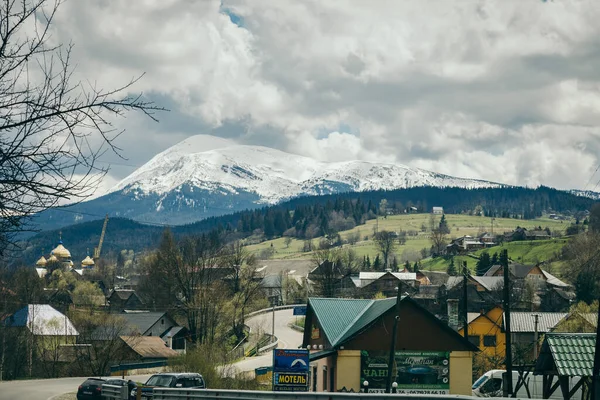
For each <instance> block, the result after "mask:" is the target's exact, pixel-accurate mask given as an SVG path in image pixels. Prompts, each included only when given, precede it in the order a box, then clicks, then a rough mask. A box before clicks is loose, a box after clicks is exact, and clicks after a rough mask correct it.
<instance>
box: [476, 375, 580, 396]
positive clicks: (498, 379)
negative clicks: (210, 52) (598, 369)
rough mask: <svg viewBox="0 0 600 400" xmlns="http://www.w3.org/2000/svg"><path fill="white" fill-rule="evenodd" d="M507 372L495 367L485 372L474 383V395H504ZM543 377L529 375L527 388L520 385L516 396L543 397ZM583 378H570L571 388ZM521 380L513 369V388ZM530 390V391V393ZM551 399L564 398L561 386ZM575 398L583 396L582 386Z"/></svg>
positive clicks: (526, 381) (526, 380)
mask: <svg viewBox="0 0 600 400" xmlns="http://www.w3.org/2000/svg"><path fill="white" fill-rule="evenodd" d="M505 373H506V371H505V370H503V369H493V370H490V371H488V372H486V373H485V374H483V375H482V376H481V377H480V378H479V379H477V380H476V381H475V383H474V384H473V387H472V389H473V392H472V393H473V396H475V397H502V392H503V385H504V380H503V377H502V376H503V375H504V374H505ZM542 378H543V377H542V376H541V375H529V376H528V377H527V378H526V379H525V383H526V385H527V388H525V386H524V385H519V389H518V390H517V392H516V393H515V395H516V396H515V397H518V398H525V399H526V398H532V399H543V398H544V396H543V394H544V389H543V387H544V386H543V379H542ZM580 379H581V377H578V376H576V377H571V378H570V382H569V385H570V388H571V390H573V389H574V387H575V386H576V384H577V382H579V380H580ZM518 380H519V373H518V372H517V371H513V373H512V384H513V389H516V386H517V382H518ZM528 390H529V393H528ZM550 398H551V399H557V400H558V399H562V398H563V396H562V392H561V391H560V388H559V389H558V390H556V391H555V392H554V393H552V395H551V396H550ZM572 398H573V399H577V398H581V387H579V388H578V389H577V390H576V391H575V394H574V395H573V397H572Z"/></svg>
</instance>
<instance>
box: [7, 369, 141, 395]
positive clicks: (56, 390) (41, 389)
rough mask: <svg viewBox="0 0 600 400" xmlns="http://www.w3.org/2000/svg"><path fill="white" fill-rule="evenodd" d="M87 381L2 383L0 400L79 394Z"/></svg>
mask: <svg viewBox="0 0 600 400" xmlns="http://www.w3.org/2000/svg"><path fill="white" fill-rule="evenodd" d="M149 377H150V375H132V376H128V377H126V378H127V379H132V380H134V381H136V382H146V380H148V378H149ZM113 378H117V377H114V376H113ZM85 379H86V377H79V378H58V379H32V380H26V381H6V382H0V400H9V399H23V400H47V399H51V398H52V397H56V396H59V395H61V394H64V393H69V392H77V387H78V386H79V385H80V384H81V383H82V382H83V381H85Z"/></svg>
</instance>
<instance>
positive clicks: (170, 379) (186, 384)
mask: <svg viewBox="0 0 600 400" xmlns="http://www.w3.org/2000/svg"><path fill="white" fill-rule="evenodd" d="M155 387H164V388H188V389H206V383H205V382H204V378H203V377H202V375H200V374H197V373H193V372H164V373H160V374H155V375H152V376H151V377H150V379H148V381H147V382H146V383H145V384H144V386H143V387H142V399H151V398H152V388H155ZM138 389H139V388H135V389H133V390H131V393H130V396H131V398H134V399H135V396H136V394H137V390H138Z"/></svg>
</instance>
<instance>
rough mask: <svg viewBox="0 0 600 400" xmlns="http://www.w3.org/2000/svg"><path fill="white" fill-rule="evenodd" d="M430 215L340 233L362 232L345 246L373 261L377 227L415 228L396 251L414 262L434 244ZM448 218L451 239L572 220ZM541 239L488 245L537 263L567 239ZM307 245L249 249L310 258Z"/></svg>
mask: <svg viewBox="0 0 600 400" xmlns="http://www.w3.org/2000/svg"><path fill="white" fill-rule="evenodd" d="M430 218H431V214H404V215H390V216H387V217H380V218H379V219H377V220H369V221H367V223H366V224H364V225H360V226H357V227H355V228H353V229H350V230H347V231H342V232H340V236H341V237H342V238H343V239H346V238H348V237H349V236H352V235H356V233H357V232H358V233H359V234H360V241H358V242H357V243H356V244H353V245H350V244H345V245H344V246H343V247H344V248H351V249H353V250H354V251H355V252H356V254H357V255H358V256H359V257H361V258H362V257H363V256H369V258H370V259H371V261H373V260H374V258H375V256H376V255H377V253H378V250H377V249H376V245H375V243H374V242H373V240H372V239H373V234H374V233H375V232H376V230H377V229H378V230H380V231H381V230H388V231H395V232H399V231H406V232H412V233H413V234H414V236H407V240H406V244H404V245H402V246H397V249H396V253H395V254H396V257H397V259H398V262H399V263H401V264H403V263H404V262H405V261H407V260H408V261H410V262H411V263H414V261H416V260H420V259H422V256H421V249H424V248H425V249H429V248H430V247H431V242H430V241H429V233H428V230H429V228H428V227H429V225H430ZM440 218H441V216H440V215H436V216H435V221H436V223H439V221H440ZM446 221H447V223H448V227H449V228H450V234H448V241H450V240H451V239H454V238H457V237H461V236H464V235H472V236H475V235H477V234H478V233H483V232H493V233H494V234H498V233H503V232H508V231H512V230H514V229H515V228H516V227H518V226H520V227H524V228H527V229H533V228H536V227H538V226H541V227H542V228H546V227H548V228H549V229H550V230H551V231H552V232H555V233H556V234H559V235H562V234H564V231H565V229H566V228H567V227H568V226H569V224H570V222H569V221H556V220H552V219H549V218H538V219H534V220H518V219H511V218H494V219H492V218H490V217H479V216H469V215H462V214H457V215H454V214H446ZM320 240H321V238H314V239H313V243H314V244H315V245H318V243H319V241H320ZM538 242H539V243H538ZM538 242H535V243H531V242H512V243H506V244H505V245H504V247H503V246H496V247H492V248H490V249H488V250H487V251H489V252H490V254H493V253H494V252H495V251H499V250H501V249H504V248H506V249H508V251H509V256H510V258H511V259H513V260H515V261H518V262H523V263H534V262H541V261H547V260H549V259H552V258H554V256H555V255H556V254H557V252H559V251H560V249H561V248H562V246H564V244H565V243H566V240H565V239H552V240H547V241H538ZM542 242H543V243H542ZM303 247H304V241H303V240H297V239H292V240H291V242H289V244H286V240H285V238H277V239H274V240H268V241H264V242H262V243H258V244H252V245H248V246H247V248H248V250H250V251H251V252H253V253H255V254H257V255H260V254H261V252H264V251H265V250H268V249H272V250H273V255H272V258H273V259H293V260H298V259H310V258H311V257H312V253H311V252H303V251H302V249H303ZM480 252H481V251H479V252H476V253H475V254H474V256H458V257H455V264H456V265H461V264H462V262H463V261H466V262H467V266H468V267H469V268H471V269H473V270H474V268H475V264H476V262H477V256H478V254H479V253H480ZM448 262H449V261H448V260H445V259H443V258H436V259H431V258H426V259H423V260H422V261H421V263H422V268H425V269H430V270H445V269H446V268H447V266H448Z"/></svg>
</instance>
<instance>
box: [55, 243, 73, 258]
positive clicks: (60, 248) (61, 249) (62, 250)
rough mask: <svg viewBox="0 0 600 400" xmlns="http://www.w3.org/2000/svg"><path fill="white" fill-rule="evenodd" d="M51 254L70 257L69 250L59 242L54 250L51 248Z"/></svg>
mask: <svg viewBox="0 0 600 400" xmlns="http://www.w3.org/2000/svg"><path fill="white" fill-rule="evenodd" d="M52 254H53V255H54V256H56V257H58V258H71V252H70V251H69V250H67V249H66V248H65V246H63V245H62V243H59V245H58V246H56V248H55V249H54V250H52Z"/></svg>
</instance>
